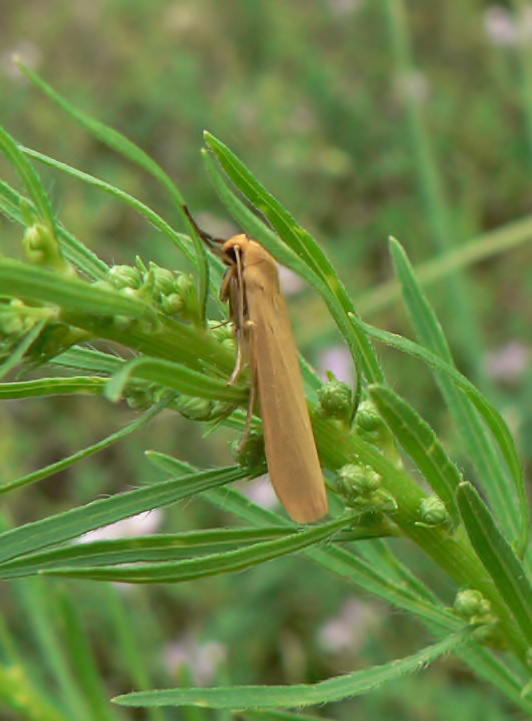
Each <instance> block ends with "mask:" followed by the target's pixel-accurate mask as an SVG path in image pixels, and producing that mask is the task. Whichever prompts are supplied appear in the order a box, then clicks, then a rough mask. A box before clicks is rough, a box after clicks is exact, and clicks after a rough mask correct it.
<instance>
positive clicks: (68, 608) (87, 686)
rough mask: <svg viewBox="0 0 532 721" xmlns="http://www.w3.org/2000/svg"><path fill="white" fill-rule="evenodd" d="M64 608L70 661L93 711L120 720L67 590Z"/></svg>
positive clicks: (108, 719)
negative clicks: (114, 711) (111, 704)
mask: <svg viewBox="0 0 532 721" xmlns="http://www.w3.org/2000/svg"><path fill="white" fill-rule="evenodd" d="M60 610H61V620H62V622H63V624H64V628H65V634H64V638H65V640H66V644H67V646H68V648H69V650H70V653H69V661H70V663H71V664H72V666H73V669H72V670H73V671H74V675H75V678H76V679H79V682H80V686H81V689H82V693H83V698H84V699H85V703H86V704H87V707H88V710H89V713H90V714H91V716H92V717H93V718H94V719H98V721H116V717H115V715H114V713H113V712H112V711H111V708H110V707H109V702H108V699H107V693H106V689H105V686H104V683H103V679H102V677H101V675H100V673H99V671H98V667H97V665H96V661H95V658H94V654H93V651H92V649H91V646H90V644H89V639H88V638H87V633H86V632H85V630H84V629H83V625H82V623H81V619H80V617H79V612H78V610H77V608H76V606H75V605H74V603H73V601H72V600H71V599H70V598H69V597H68V595H67V594H66V593H63V594H62V598H61V604H60Z"/></svg>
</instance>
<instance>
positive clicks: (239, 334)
mask: <svg viewBox="0 0 532 721" xmlns="http://www.w3.org/2000/svg"><path fill="white" fill-rule="evenodd" d="M234 250H235V265H234V267H233V268H231V269H230V270H229V273H230V275H228V276H227V280H226V279H225V278H224V283H223V285H222V293H224V294H225V295H226V296H228V297H229V307H230V311H231V316H232V320H233V323H234V324H235V334H236V362H235V367H234V368H233V372H232V373H231V377H230V378H229V381H228V385H233V384H234V383H235V382H236V381H237V380H238V378H239V377H240V374H241V373H242V369H243V368H244V361H245V360H246V359H245V355H246V356H247V352H246V353H245V352H244V351H245V350H246V351H247V345H248V335H249V328H250V322H249V320H247V319H246V312H247V309H246V292H245V288H244V270H243V267H242V255H241V252H240V248H239V247H238V246H235V248H234ZM222 297H223V296H222Z"/></svg>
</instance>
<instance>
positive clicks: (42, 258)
mask: <svg viewBox="0 0 532 721" xmlns="http://www.w3.org/2000/svg"><path fill="white" fill-rule="evenodd" d="M22 247H23V248H24V252H25V253H26V257H27V258H28V260H29V261H30V262H32V263H35V264H36V265H47V266H50V267H51V268H56V269H57V270H60V271H67V270H68V271H70V270H71V268H70V266H69V265H68V263H66V262H65V260H64V258H63V254H62V253H61V248H60V247H59V243H58V242H57V238H56V237H55V235H54V233H53V231H52V230H51V229H50V228H49V227H48V226H46V225H45V224H44V223H34V224H33V225H31V226H29V227H28V228H26V230H25V232H24V237H23V239H22Z"/></svg>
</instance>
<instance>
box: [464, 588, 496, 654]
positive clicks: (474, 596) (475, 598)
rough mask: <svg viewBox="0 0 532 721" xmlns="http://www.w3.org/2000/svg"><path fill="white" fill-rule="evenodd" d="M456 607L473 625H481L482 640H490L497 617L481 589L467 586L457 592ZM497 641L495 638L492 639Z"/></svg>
mask: <svg viewBox="0 0 532 721" xmlns="http://www.w3.org/2000/svg"><path fill="white" fill-rule="evenodd" d="M454 609H455V611H456V613H458V614H459V615H460V616H461V617H462V618H465V619H467V621H469V623H470V624H471V625H473V626H480V628H479V632H480V636H481V639H482V640H485V641H488V640H490V636H491V634H492V632H493V630H494V626H495V625H496V623H497V617H496V616H495V615H494V613H493V611H492V610H491V603H490V602H489V601H488V599H487V598H484V596H483V595H482V593H481V592H480V591H477V590H475V589H473V588H467V589H465V590H463V591H459V592H458V593H457V594H456V598H455V601H454ZM491 640H492V641H495V639H491Z"/></svg>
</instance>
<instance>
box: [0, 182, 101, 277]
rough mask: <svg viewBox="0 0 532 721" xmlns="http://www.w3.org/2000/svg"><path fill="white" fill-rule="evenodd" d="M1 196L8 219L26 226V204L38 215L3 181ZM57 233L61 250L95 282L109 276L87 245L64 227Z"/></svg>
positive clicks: (33, 208)
mask: <svg viewBox="0 0 532 721" xmlns="http://www.w3.org/2000/svg"><path fill="white" fill-rule="evenodd" d="M1 196H3V197H2V199H1V200H0V212H1V213H3V214H4V215H5V216H6V218H9V220H12V221H14V222H15V223H18V224H19V225H22V226H25V225H26V220H25V218H24V216H23V214H22V212H21V210H20V208H21V206H22V205H23V204H26V205H27V206H28V207H29V208H30V209H31V210H32V212H34V213H35V215H36V214H37V210H36V208H35V204H34V203H32V201H31V200H30V199H29V198H27V197H25V196H23V195H21V194H20V193H18V192H17V191H16V190H14V189H13V188H11V186H9V185H8V184H7V183H4V182H3V181H2V180H0V197H1ZM56 232H57V235H58V237H59V240H60V243H61V250H62V251H63V254H64V256H65V258H66V259H67V260H68V261H70V262H71V263H72V264H73V265H75V266H77V267H78V268H80V270H82V271H83V272H84V273H85V274H86V275H87V277H89V278H92V279H93V280H97V279H99V278H105V277H106V276H107V272H108V270H109V268H108V266H107V265H106V263H104V261H103V260H101V259H100V258H98V256H97V255H96V254H95V253H93V252H92V250H89V248H87V246H86V245H84V244H83V243H80V241H79V240H78V239H77V238H75V237H74V236H73V235H71V234H70V233H69V232H68V231H67V230H65V228H63V227H62V226H60V225H59V226H57V227H56Z"/></svg>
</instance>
